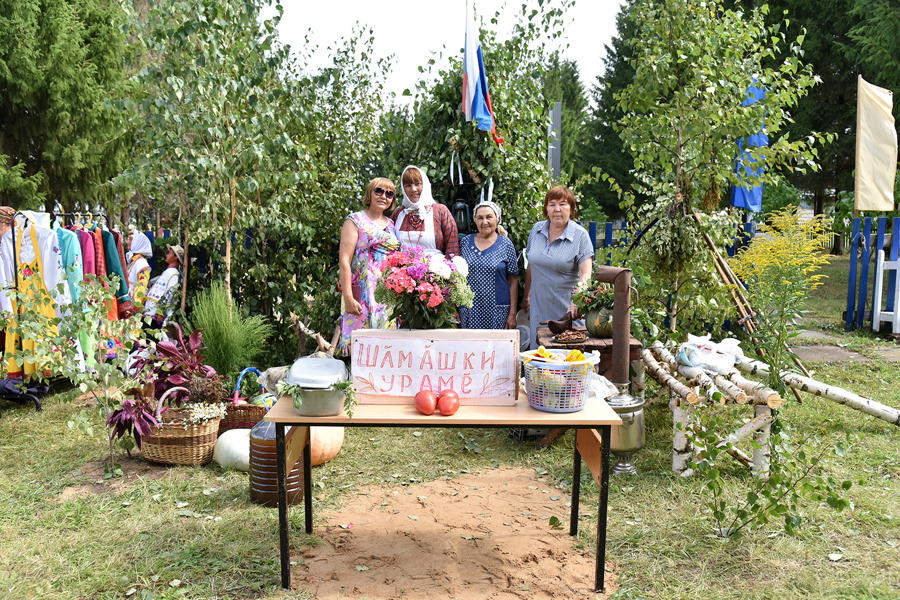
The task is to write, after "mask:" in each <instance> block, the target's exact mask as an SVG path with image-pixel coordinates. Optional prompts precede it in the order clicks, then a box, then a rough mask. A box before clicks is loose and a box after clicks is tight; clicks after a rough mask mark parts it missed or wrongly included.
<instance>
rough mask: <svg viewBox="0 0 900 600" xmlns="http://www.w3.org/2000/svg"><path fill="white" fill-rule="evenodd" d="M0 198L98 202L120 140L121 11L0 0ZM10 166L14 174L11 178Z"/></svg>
mask: <svg viewBox="0 0 900 600" xmlns="http://www.w3.org/2000/svg"><path fill="white" fill-rule="evenodd" d="M0 15H2V17H0V157H2V158H4V160H2V161H0V182H2V181H4V180H7V179H9V180H10V181H12V180H13V179H16V178H18V179H20V180H21V179H22V178H24V180H23V181H26V182H30V183H27V184H25V185H12V184H10V185H7V186H0V203H2V204H6V205H10V206H14V207H19V208H37V207H38V206H39V205H40V204H41V203H42V202H43V203H44V204H45V207H46V208H47V209H52V208H54V207H55V206H56V205H57V204H60V205H62V206H63V207H64V208H66V209H71V208H74V207H84V208H93V207H96V203H97V199H98V191H99V188H100V186H101V185H102V184H103V183H105V182H106V181H108V180H109V179H110V177H112V176H113V175H115V174H116V173H118V172H119V171H120V170H121V169H122V167H123V161H124V160H125V157H126V156H127V145H128V138H127V137H126V130H125V127H124V121H125V120H124V119H123V117H122V113H121V112H120V109H119V108H117V107H116V105H114V104H113V103H112V102H110V100H111V99H114V98H116V97H118V96H119V95H120V93H121V89H122V86H123V85H124V82H125V75H126V73H125V65H126V52H127V43H126V31H125V27H124V23H125V20H124V18H125V14H124V11H123V10H122V8H121V7H120V6H119V4H118V3H116V2H104V1H101V0H54V1H53V2H41V1H38V0H0ZM14 173H17V174H18V175H14Z"/></svg>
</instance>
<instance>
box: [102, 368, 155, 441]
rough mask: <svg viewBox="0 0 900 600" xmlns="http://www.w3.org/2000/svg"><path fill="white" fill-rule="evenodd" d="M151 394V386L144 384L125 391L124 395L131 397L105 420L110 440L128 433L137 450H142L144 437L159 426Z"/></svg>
mask: <svg viewBox="0 0 900 600" xmlns="http://www.w3.org/2000/svg"><path fill="white" fill-rule="evenodd" d="M152 394H153V387H152V385H151V384H145V385H144V386H143V387H140V386H135V387H132V388H130V389H128V390H126V391H125V395H126V396H131V397H130V398H126V399H125V400H123V401H122V405H121V407H119V408H117V409H116V410H114V411H112V412H111V413H110V414H109V418H108V419H106V426H107V427H108V428H109V429H110V432H111V435H112V439H115V438H121V437H124V436H125V435H126V434H129V433H130V434H131V435H132V436H133V437H134V441H135V442H136V443H137V446H138V448H141V449H143V445H142V444H143V438H144V436H146V435H148V434H150V432H151V431H152V429H153V427H158V426H159V422H158V421H157V420H156V418H155V417H154V415H153V406H152V400H153V397H152Z"/></svg>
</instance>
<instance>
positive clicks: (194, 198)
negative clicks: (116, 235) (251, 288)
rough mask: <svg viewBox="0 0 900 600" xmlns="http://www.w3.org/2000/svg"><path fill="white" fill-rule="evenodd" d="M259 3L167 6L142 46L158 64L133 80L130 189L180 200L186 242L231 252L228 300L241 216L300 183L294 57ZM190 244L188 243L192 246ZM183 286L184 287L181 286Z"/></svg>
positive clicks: (152, 18)
mask: <svg viewBox="0 0 900 600" xmlns="http://www.w3.org/2000/svg"><path fill="white" fill-rule="evenodd" d="M262 6H263V5H262V2H260V1H242V0H241V1H239V0H220V1H218V2H202V3H201V2H190V1H186V2H171V3H162V4H159V5H157V6H154V8H153V9H152V10H151V11H150V13H149V15H148V18H147V20H146V24H145V25H144V26H143V27H141V29H140V36H141V39H142V40H143V42H144V44H145V45H146V47H147V50H148V52H149V53H150V55H151V56H154V57H156V60H154V61H153V62H152V63H151V64H150V65H148V66H147V67H146V68H144V69H143V70H142V71H141V72H140V73H139V74H138V75H137V77H136V80H137V82H138V83H139V84H140V88H139V89H140V91H141V95H140V96H138V97H137V98H136V99H135V104H136V106H138V107H139V108H140V112H138V113H137V114H138V119H140V120H141V121H142V124H143V128H142V133H143V138H142V144H143V150H144V152H143V154H142V156H141V157H140V159H139V160H138V162H137V163H136V165H135V167H134V168H133V169H132V172H131V173H130V174H129V176H127V177H125V178H123V180H122V182H123V184H125V185H128V184H137V185H140V186H141V187H142V188H143V189H144V190H145V191H147V192H148V193H151V194H153V195H154V196H156V197H157V198H158V199H159V200H160V201H165V200H166V199H169V201H171V200H172V199H177V200H178V202H177V206H178V209H179V214H180V215H181V216H182V217H187V218H185V219H184V222H183V225H184V227H182V235H186V233H187V232H190V233H191V234H192V235H193V236H195V238H197V239H200V240H202V239H206V238H209V237H213V238H216V239H219V240H224V242H225V257H224V265H225V269H224V271H225V273H224V274H225V287H226V292H227V293H228V297H229V299H230V297H231V235H230V233H231V232H232V231H233V230H234V226H235V223H236V221H237V218H238V214H239V213H246V212H248V211H250V210H252V209H253V208H254V207H255V208H261V205H262V189H263V186H265V187H266V188H267V190H266V192H267V196H270V197H271V196H277V195H279V194H282V193H285V190H288V189H290V188H293V187H295V186H296V185H297V184H298V183H299V181H300V171H301V169H302V163H303V154H304V151H303V145H302V143H300V144H298V143H297V141H295V140H294V139H292V138H291V135H290V131H289V128H290V127H291V125H292V118H293V117H294V116H295V112H293V111H291V110H290V109H291V108H292V107H293V106H295V105H294V104H293V103H292V100H291V98H290V91H291V90H290V89H289V88H287V87H286V86H285V84H284V82H283V81H282V79H281V77H280V75H281V73H280V71H281V70H282V69H283V68H285V67H287V66H289V54H288V49H287V48H286V47H284V46H282V45H279V44H278V43H277V30H276V27H277V23H278V18H279V17H280V11H278V13H277V15H276V17H275V18H273V19H270V20H267V21H260V18H259V17H260V11H261V9H262ZM188 240H189V238H187V239H186V240H185V243H186V244H187V243H188ZM184 281H185V283H186V282H187V278H186V277H185V278H184Z"/></svg>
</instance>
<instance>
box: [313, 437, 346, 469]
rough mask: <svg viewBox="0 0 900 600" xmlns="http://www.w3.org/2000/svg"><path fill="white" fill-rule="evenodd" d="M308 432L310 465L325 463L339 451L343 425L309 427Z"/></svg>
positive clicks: (341, 442) (342, 438)
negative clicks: (309, 436) (309, 437)
mask: <svg viewBox="0 0 900 600" xmlns="http://www.w3.org/2000/svg"><path fill="white" fill-rule="evenodd" d="M309 432H310V435H311V439H310V442H309V447H310V453H309V454H310V456H309V459H310V464H311V465H312V466H314V467H315V466H316V465H321V464H324V463H327V462H328V461H329V460H331V459H332V458H334V457H335V456H337V453H338V452H340V451H341V446H342V445H343V443H344V428H343V427H310V428H309Z"/></svg>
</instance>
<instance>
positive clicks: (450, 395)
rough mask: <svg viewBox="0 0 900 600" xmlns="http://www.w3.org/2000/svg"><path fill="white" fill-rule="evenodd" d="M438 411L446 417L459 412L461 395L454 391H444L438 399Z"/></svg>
mask: <svg viewBox="0 0 900 600" xmlns="http://www.w3.org/2000/svg"><path fill="white" fill-rule="evenodd" d="M438 410H440V411H441V414H442V415H444V416H445V417H449V416H450V415H452V414H454V413H455V412H456V411H458V410H459V394H457V393H456V392H454V391H453V390H444V391H442V392H441V397H440V398H438Z"/></svg>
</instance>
